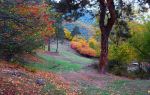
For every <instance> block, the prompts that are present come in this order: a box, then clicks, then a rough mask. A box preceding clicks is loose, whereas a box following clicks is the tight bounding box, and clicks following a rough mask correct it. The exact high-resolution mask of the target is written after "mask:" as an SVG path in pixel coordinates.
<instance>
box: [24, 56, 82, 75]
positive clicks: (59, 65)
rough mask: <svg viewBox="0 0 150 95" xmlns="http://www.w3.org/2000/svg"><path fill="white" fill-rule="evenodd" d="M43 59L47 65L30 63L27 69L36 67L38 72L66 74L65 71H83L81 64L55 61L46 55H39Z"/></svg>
mask: <svg viewBox="0 0 150 95" xmlns="http://www.w3.org/2000/svg"><path fill="white" fill-rule="evenodd" d="M37 55H38V56H39V57H40V58H41V59H43V60H45V63H42V64H40V63H30V64H25V65H26V66H27V67H34V68H36V69H37V70H43V71H54V72H62V71H63V72H65V71H78V70H80V69H81V65H80V64H73V63H70V62H69V61H65V60H60V59H54V58H53V57H51V56H48V55H46V54H39V53H38V54H37Z"/></svg>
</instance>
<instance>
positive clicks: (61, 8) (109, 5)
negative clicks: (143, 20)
mask: <svg viewBox="0 0 150 95" xmlns="http://www.w3.org/2000/svg"><path fill="white" fill-rule="evenodd" d="M50 1H51V3H53V4H54V7H55V8H56V10H57V11H58V12H61V13H64V14H65V16H64V18H65V19H67V20H69V21H71V20H76V19H78V18H79V17H80V16H83V15H84V13H85V12H87V11H85V10H87V9H88V8H87V6H89V7H93V6H97V7H99V9H100V10H99V12H98V15H99V28H100V30H101V56H100V64H99V67H100V72H101V73H105V69H106V66H107V63H108V38H109V34H110V31H111V29H112V27H113V25H114V23H115V21H116V19H117V12H116V10H115V7H117V6H118V5H121V6H122V7H124V9H125V10H126V11H127V14H130V12H131V11H132V10H131V8H132V7H131V6H132V5H131V4H126V2H123V0H118V5H116V4H114V0H93V1H92V2H90V0H61V1H60V2H58V3H56V2H53V0H50ZM138 2H139V4H140V5H141V6H142V7H143V8H142V9H144V4H145V3H148V4H150V1H149V0H138ZM132 3H134V2H132ZM88 12H90V13H92V12H91V11H88ZM120 15H123V14H120ZM106 17H107V18H106Z"/></svg>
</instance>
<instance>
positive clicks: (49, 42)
mask: <svg viewBox="0 0 150 95" xmlns="http://www.w3.org/2000/svg"><path fill="white" fill-rule="evenodd" d="M50 44H51V39H50V38H49V39H48V51H51V46H50Z"/></svg>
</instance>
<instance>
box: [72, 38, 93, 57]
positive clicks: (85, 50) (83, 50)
mask: <svg viewBox="0 0 150 95" xmlns="http://www.w3.org/2000/svg"><path fill="white" fill-rule="evenodd" d="M71 48H72V49H75V50H76V51H77V52H79V53H80V54H82V55H85V56H89V57H96V51H95V50H94V49H93V48H91V47H90V46H89V45H88V43H87V41H86V40H85V39H83V38H80V37H79V38H78V37H77V36H75V37H74V38H73V40H72V42H71Z"/></svg>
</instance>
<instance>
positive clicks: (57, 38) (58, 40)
mask: <svg viewBox="0 0 150 95" xmlns="http://www.w3.org/2000/svg"><path fill="white" fill-rule="evenodd" d="M56 39H57V46H56V52H58V44H59V40H58V36H57V38H56Z"/></svg>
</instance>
